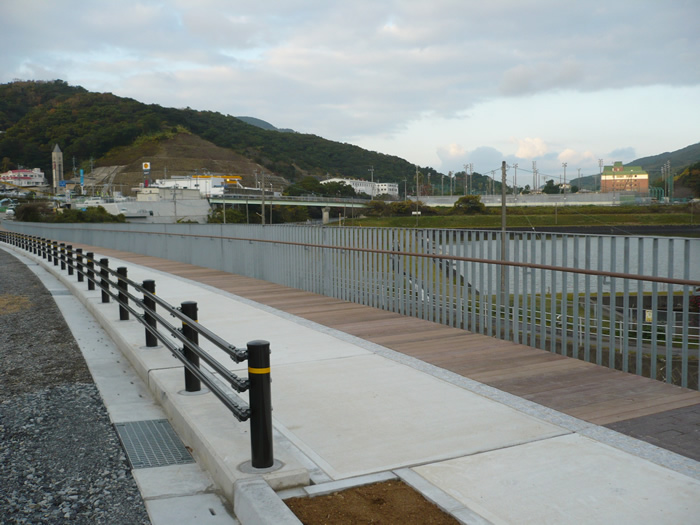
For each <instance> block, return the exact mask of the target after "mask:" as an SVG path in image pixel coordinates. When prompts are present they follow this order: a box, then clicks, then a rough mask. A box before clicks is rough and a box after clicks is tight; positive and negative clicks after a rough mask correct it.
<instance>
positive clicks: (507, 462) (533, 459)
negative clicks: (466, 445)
mask: <svg viewBox="0 0 700 525" xmlns="http://www.w3.org/2000/svg"><path fill="white" fill-rule="evenodd" d="M413 470H414V471H415V472H417V473H418V474H420V475H421V476H423V477H424V478H425V479H427V480H428V481H430V482H431V483H433V484H434V485H436V486H437V487H439V488H441V489H442V490H444V491H445V492H447V493H448V494H450V495H451V496H452V497H454V498H456V499H457V500H459V501H461V502H462V503H463V504H464V505H465V506H466V507H468V508H469V509H471V510H472V511H474V512H476V513H478V514H479V515H481V516H483V517H484V518H486V519H487V520H489V521H491V522H493V523H533V524H535V523H536V524H540V523H577V524H585V523H590V524H599V523H616V524H626V523H629V524H635V525H638V524H640V523H650V524H651V523H653V524H669V525H671V524H679V523H691V522H695V521H696V520H697V516H698V515H700V500H699V499H698V494H700V482H699V481H697V480H695V479H692V478H689V477H687V476H684V475H682V474H679V473H677V472H674V471H671V470H669V469H666V468H664V467H661V466H658V465H655V464H653V463H650V462H648V461H645V460H643V459H640V458H638V457H636V456H633V455H631V454H628V453H626V452H622V451H620V450H618V449H615V448H612V447H609V446H607V445H603V444H601V443H597V442H595V441H593V440H591V439H588V438H585V437H582V436H580V435H576V434H570V435H566V436H558V437H555V438H551V439H545V440H542V441H537V442H532V443H527V444H523V445H519V446H515V447H511V448H505V449H500V450H492V451H489V452H485V453H482V454H476V455H472V456H468V457H462V458H457V459H453V460H449V461H444V462H441V463H435V464H431V465H423V466H420V467H415V468H414V469H413Z"/></svg>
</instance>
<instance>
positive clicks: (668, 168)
mask: <svg viewBox="0 0 700 525" xmlns="http://www.w3.org/2000/svg"><path fill="white" fill-rule="evenodd" d="M666 174H667V175H668V202H669V203H671V202H673V173H671V161H670V160H667V161H666Z"/></svg>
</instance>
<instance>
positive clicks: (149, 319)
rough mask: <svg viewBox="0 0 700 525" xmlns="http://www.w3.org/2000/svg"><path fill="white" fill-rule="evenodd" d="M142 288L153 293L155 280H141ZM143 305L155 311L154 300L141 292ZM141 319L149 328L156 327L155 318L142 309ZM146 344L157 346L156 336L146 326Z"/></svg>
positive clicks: (154, 291)
mask: <svg viewBox="0 0 700 525" xmlns="http://www.w3.org/2000/svg"><path fill="white" fill-rule="evenodd" d="M143 288H144V289H145V290H146V291H147V292H150V293H152V294H154V295H155V293H156V282H155V281H154V280H153V279H147V280H145V281H144V282H143ZM143 305H144V306H145V307H146V308H149V309H150V310H152V311H154V312H155V311H156V302H155V300H153V299H152V298H151V297H149V296H148V295H147V294H143ZM143 320H144V321H145V323H146V324H147V325H148V326H150V327H151V328H156V320H155V318H154V317H153V316H152V315H151V314H149V313H148V311H146V310H144V313H143ZM146 346H148V347H154V346H158V338H157V337H156V336H155V335H154V334H152V333H151V332H150V331H149V330H148V328H146Z"/></svg>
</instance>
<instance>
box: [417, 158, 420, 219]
mask: <svg viewBox="0 0 700 525" xmlns="http://www.w3.org/2000/svg"><path fill="white" fill-rule="evenodd" d="M419 200H420V186H419V185H418V166H416V226H418V214H419V213H420V211H419V208H418V201H419Z"/></svg>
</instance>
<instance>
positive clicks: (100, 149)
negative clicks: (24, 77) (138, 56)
mask: <svg viewBox="0 0 700 525" xmlns="http://www.w3.org/2000/svg"><path fill="white" fill-rule="evenodd" d="M246 120H247V121H246ZM0 131H4V133H0V159H1V162H2V167H1V168H3V169H4V170H7V169H12V168H13V167H16V166H17V165H20V164H21V165H24V166H32V167H37V168H41V169H42V170H44V172H45V173H46V174H47V176H49V177H50V176H51V175H50V173H51V150H52V149H53V147H54V145H55V144H58V145H59V147H60V148H61V150H62V151H63V155H64V159H66V162H65V165H66V167H68V165H69V163H70V164H72V162H71V161H72V160H73V158H75V162H76V167H77V168H83V169H88V168H89V167H90V165H91V164H90V161H91V159H92V160H93V165H94V166H103V165H106V163H107V162H109V161H108V158H109V157H114V156H118V155H117V153H118V152H119V151H120V150H122V149H124V148H128V147H133V146H134V145H138V144H141V143H144V142H149V141H150V142H153V141H159V140H165V139H169V138H171V137H172V136H173V135H174V134H175V133H181V132H187V133H191V134H193V135H196V136H198V137H200V138H201V139H203V140H205V141H208V142H211V143H212V144H214V145H215V146H218V147H221V148H227V149H230V150H232V151H234V152H235V153H237V154H239V155H242V156H244V157H246V158H248V159H250V160H251V161H252V162H254V163H255V164H258V165H260V166H262V167H264V168H265V170H266V171H268V172H269V173H270V174H272V175H278V176H280V177H284V178H286V179H287V180H289V181H294V180H296V179H299V178H301V177H304V176H308V175H312V176H316V177H323V176H326V175H330V176H343V177H356V178H358V179H366V178H368V170H369V168H370V167H373V168H374V178H375V181H377V180H378V181H381V182H399V181H403V180H404V179H405V178H406V177H407V175H410V174H413V173H415V170H416V167H415V166H414V165H413V164H411V163H409V162H408V161H406V160H404V159H402V158H400V157H397V156H393V155H387V154H383V153H379V152H376V151H369V150H365V149H363V148H360V147H358V146H354V145H352V144H345V143H340V142H334V141H331V140H327V139H324V138H322V137H319V136H316V135H311V134H305V133H297V132H292V131H293V130H284V129H281V130H280V129H277V128H275V127H274V126H272V125H271V124H269V123H267V122H265V121H263V120H261V119H255V118H254V117H247V118H245V119H240V118H236V117H233V116H230V115H223V114H221V113H217V112H213V111H198V110H194V109H191V108H184V109H175V108H165V107H161V106H158V105H156V104H150V105H149V104H143V103H141V102H138V101H136V100H133V99H129V98H123V97H117V96H115V95H113V94H111V93H92V92H89V91H87V90H85V89H84V88H82V87H76V86H70V85H68V84H67V83H66V82H64V81H62V80H55V81H48V82H46V81H38V82H33V81H30V82H27V81H17V82H11V83H8V84H0ZM115 151H116V153H115ZM127 160H128V159H127ZM422 169H423V170H424V172H426V173H427V172H431V173H437V172H436V171H435V170H434V169H432V168H429V167H428V168H422Z"/></svg>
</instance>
